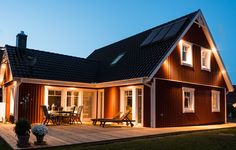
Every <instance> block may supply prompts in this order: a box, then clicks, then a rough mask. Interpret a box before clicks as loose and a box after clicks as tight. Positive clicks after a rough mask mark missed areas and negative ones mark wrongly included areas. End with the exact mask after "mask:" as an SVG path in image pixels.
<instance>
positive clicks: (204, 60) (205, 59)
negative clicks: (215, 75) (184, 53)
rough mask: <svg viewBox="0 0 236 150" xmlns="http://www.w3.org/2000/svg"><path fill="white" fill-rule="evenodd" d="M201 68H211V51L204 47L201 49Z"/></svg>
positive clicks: (208, 69)
mask: <svg viewBox="0 0 236 150" xmlns="http://www.w3.org/2000/svg"><path fill="white" fill-rule="evenodd" d="M201 69H202V70H207V71H210V70H211V51H210V50H208V49H205V48H202V49H201Z"/></svg>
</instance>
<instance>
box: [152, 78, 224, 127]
mask: <svg viewBox="0 0 236 150" xmlns="http://www.w3.org/2000/svg"><path fill="white" fill-rule="evenodd" d="M182 87H190V88H195V92H194V97H195V99H194V100H195V112H194V113H182V112H183V108H182V106H183V100H182ZM211 90H217V91H220V112H212V110H211ZM156 92H157V95H156V96H157V97H156V107H157V112H156V120H157V124H156V125H157V127H167V126H183V125H199V124H213V123H224V117H225V101H224V94H225V93H224V89H222V88H210V87H202V86H196V85H190V84H182V83H176V82H171V81H170V82H168V81H161V80H157V89H156Z"/></svg>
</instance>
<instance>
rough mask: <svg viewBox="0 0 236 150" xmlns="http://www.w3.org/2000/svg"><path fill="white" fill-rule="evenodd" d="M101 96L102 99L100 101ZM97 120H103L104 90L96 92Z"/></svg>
mask: <svg viewBox="0 0 236 150" xmlns="http://www.w3.org/2000/svg"><path fill="white" fill-rule="evenodd" d="M101 94H102V99H101ZM97 104H98V106H97V108H98V111H97V118H104V89H99V90H98V99H97Z"/></svg>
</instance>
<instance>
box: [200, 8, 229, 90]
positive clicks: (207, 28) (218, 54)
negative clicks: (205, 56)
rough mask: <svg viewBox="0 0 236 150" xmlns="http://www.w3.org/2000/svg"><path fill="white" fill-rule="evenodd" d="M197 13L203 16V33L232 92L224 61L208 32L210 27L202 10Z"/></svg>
mask: <svg viewBox="0 0 236 150" xmlns="http://www.w3.org/2000/svg"><path fill="white" fill-rule="evenodd" d="M199 15H201V17H202V18H203V20H204V22H205V25H206V26H205V28H203V31H204V34H205V35H206V38H207V41H208V42H209V44H210V46H211V49H212V52H213V54H214V56H215V58H216V62H217V64H218V65H219V67H220V70H221V72H222V75H223V78H224V79H225V82H226V85H227V87H228V90H229V92H233V91H234V88H233V85H232V82H231V80H230V78H229V75H228V73H227V71H226V68H225V65H224V62H223V60H222V58H221V56H220V53H219V50H218V48H217V46H216V43H215V41H214V39H213V36H212V34H211V32H210V29H209V27H208V25H207V22H206V20H205V18H204V16H203V14H202V12H200V13H199Z"/></svg>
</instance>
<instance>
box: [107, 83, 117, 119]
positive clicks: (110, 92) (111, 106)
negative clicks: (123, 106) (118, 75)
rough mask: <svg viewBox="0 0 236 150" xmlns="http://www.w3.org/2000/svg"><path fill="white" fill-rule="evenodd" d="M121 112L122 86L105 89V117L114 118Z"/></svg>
mask: <svg viewBox="0 0 236 150" xmlns="http://www.w3.org/2000/svg"><path fill="white" fill-rule="evenodd" d="M118 112H120V87H109V88H105V89H104V117H105V118H112V117H113V116H114V115H115V114H117V113H118Z"/></svg>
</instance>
